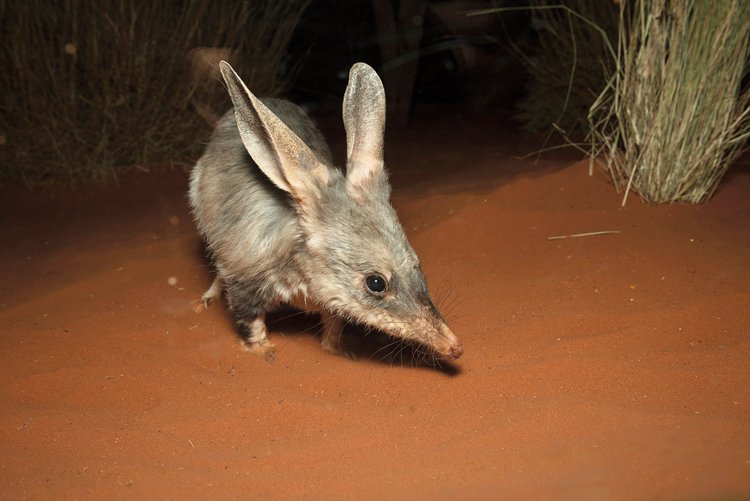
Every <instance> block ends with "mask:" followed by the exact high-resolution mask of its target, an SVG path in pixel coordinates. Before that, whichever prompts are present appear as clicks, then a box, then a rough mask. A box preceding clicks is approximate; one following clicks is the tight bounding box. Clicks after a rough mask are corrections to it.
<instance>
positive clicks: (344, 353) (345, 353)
mask: <svg viewBox="0 0 750 501" xmlns="http://www.w3.org/2000/svg"><path fill="white" fill-rule="evenodd" d="M321 346H322V347H323V349H324V350H325V351H327V352H328V353H333V354H334V355H339V356H341V357H345V358H348V359H349V360H352V361H354V362H356V361H357V353H356V352H355V351H354V350H352V349H351V348H347V347H345V346H341V345H340V344H331V343H326V342H323V343H321Z"/></svg>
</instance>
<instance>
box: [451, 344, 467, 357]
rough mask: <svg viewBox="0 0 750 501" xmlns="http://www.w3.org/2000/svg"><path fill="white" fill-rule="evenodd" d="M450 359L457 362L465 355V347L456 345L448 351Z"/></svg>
mask: <svg viewBox="0 0 750 501" xmlns="http://www.w3.org/2000/svg"><path fill="white" fill-rule="evenodd" d="M448 353H449V354H448V357H449V358H452V359H453V360H456V359H457V358H459V357H460V356H461V355H463V354H464V347H463V346H462V345H460V344H455V345H453V346H451V347H450V348H449V349H448Z"/></svg>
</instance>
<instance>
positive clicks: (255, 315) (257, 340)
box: [209, 281, 276, 362]
mask: <svg viewBox="0 0 750 501" xmlns="http://www.w3.org/2000/svg"><path fill="white" fill-rule="evenodd" d="M224 285H225V286H226V289H225V290H226V293H227V304H228V305H229V309H230V310H231V311H232V314H233V315H234V321H235V322H236V324H237V328H238V330H239V332H240V335H241V336H242V345H243V346H244V347H245V349H246V350H247V351H249V352H251V353H254V354H255V355H260V356H262V357H263V358H265V359H266V361H268V362H273V360H274V358H276V348H275V347H274V345H273V344H271V341H269V340H268V330H267V329H266V311H268V310H269V309H271V307H272V306H273V304H274V303H273V300H272V299H271V298H264V297H263V295H262V294H261V292H260V290H258V288H257V287H255V286H254V284H252V283H249V282H238V281H228V282H225V284H224ZM209 290H210V289H209Z"/></svg>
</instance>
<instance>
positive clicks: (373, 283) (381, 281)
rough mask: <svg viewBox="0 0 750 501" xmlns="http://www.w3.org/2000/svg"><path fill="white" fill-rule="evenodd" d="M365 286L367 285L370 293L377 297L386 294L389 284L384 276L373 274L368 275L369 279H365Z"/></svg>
mask: <svg viewBox="0 0 750 501" xmlns="http://www.w3.org/2000/svg"><path fill="white" fill-rule="evenodd" d="M365 285H367V288H368V289H369V291H370V292H372V293H373V294H375V295H377V296H380V295H382V294H383V293H384V292H385V289H386V287H387V286H388V283H387V282H386V281H385V278H384V277H383V276H382V275H376V274H372V275H368V276H367V278H365Z"/></svg>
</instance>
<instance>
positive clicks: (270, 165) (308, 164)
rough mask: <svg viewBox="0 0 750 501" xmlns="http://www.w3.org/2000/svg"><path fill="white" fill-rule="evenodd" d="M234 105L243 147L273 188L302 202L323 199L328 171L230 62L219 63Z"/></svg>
mask: <svg viewBox="0 0 750 501" xmlns="http://www.w3.org/2000/svg"><path fill="white" fill-rule="evenodd" d="M219 68H220V69H221V75H222V76H223V77H224V81H225V82H226V84H227V89H228V90H229V96H230V97H231V98H232V104H234V114H235V117H236V119H237V128H238V129H239V131H240V137H241V138H242V143H243V144H244V145H245V148H246V149H247V151H248V153H250V156H251V157H252V158H253V160H254V161H255V163H257V164H258V167H260V170H262V171H263V173H264V174H265V175H266V176H267V177H268V179H270V180H271V181H272V182H273V184H275V185H276V186H278V187H279V188H281V189H282V190H284V191H287V192H289V193H291V194H292V195H293V196H294V198H296V199H297V200H298V201H300V202H304V201H306V200H307V199H308V198H309V197H318V196H319V195H320V192H319V187H320V186H321V184H324V183H326V182H327V181H328V168H327V167H326V166H324V165H322V164H320V162H319V161H318V159H317V157H316V156H315V154H313V152H312V150H310V148H309V147H308V146H307V145H306V144H305V142H304V141H302V139H300V138H299V136H297V134H295V133H294V132H292V130H291V129H290V128H289V127H287V125H286V124H285V123H284V122H282V121H281V119H279V118H278V117H277V116H276V115H275V114H274V113H273V112H272V111H271V110H269V109H268V108H267V107H266V105H264V104H263V103H262V102H261V101H260V100H259V99H258V98H257V97H255V96H254V95H253V93H252V92H250V91H249V90H248V89H247V87H246V86H245V84H244V82H243V81H242V80H241V79H240V77H239V76H237V73H235V71H234V69H232V67H231V66H230V65H229V63H227V62H226V61H221V62H220V63H219Z"/></svg>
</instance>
